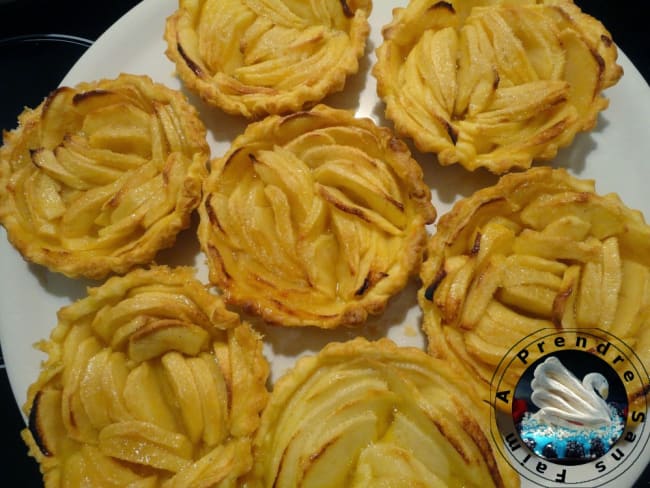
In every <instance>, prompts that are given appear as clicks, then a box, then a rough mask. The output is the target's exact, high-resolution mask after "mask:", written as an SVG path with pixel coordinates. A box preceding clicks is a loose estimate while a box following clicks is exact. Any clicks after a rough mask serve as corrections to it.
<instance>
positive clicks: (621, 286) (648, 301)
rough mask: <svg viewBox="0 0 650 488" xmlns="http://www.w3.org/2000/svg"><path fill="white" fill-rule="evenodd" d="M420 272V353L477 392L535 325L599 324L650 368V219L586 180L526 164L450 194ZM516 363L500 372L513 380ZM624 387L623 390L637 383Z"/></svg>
mask: <svg viewBox="0 0 650 488" xmlns="http://www.w3.org/2000/svg"><path fill="white" fill-rule="evenodd" d="M421 278H422V283H423V286H422V288H421V290H420V291H419V296H418V300H419V303H420V305H421V308H422V310H423V328H424V331H425V332H426V335H427V337H428V341H429V351H430V352H431V354H433V355H434V356H437V357H441V358H444V359H446V360H449V361H454V362H455V363H458V364H460V365H462V366H461V367H464V369H465V372H466V374H467V376H468V377H471V378H475V379H476V380H477V382H478V385H479V388H482V389H484V391H487V390H488V389H489V388H490V382H491V380H492V378H493V375H494V373H495V371H496V370H497V368H498V367H499V363H500V362H501V361H502V359H504V358H505V357H506V354H507V353H509V351H510V350H511V349H512V348H514V347H515V345H517V344H518V343H519V341H520V340H522V339H524V338H526V337H530V336H532V335H533V334H535V333H537V332H539V331H542V330H549V331H552V332H557V331H567V333H574V332H575V333H577V332H580V331H588V330H591V331H597V330H598V331H602V332H604V333H607V334H609V335H611V336H613V337H615V338H617V339H618V340H620V341H622V342H623V343H624V344H627V346H628V347H630V348H632V349H633V350H634V351H635V354H636V355H637V356H638V357H639V359H640V360H641V362H642V363H643V364H644V366H645V368H646V369H648V368H649V367H650V328H649V327H648V325H650V323H649V318H650V315H649V313H648V311H649V310H650V226H648V225H647V224H646V222H645V220H644V217H643V216H642V214H641V213H640V212H638V211H635V210H631V209H629V208H627V207H626V206H625V205H624V204H623V203H622V202H621V200H620V199H619V197H618V196H617V195H616V194H607V195H599V194H597V193H595V191H594V184H593V181H591V180H581V179H577V178H575V177H573V176H571V175H569V173H568V172H566V171H565V170H561V169H557V170H552V169H551V168H534V169H530V170H528V171H527V172H524V173H518V174H514V173H513V174H510V175H506V176H503V177H502V178H501V179H500V180H499V182H498V183H497V184H496V185H494V186H492V187H488V188H485V189H482V190H479V191H478V192H476V193H475V194H474V195H472V196H471V197H469V198H466V199H464V200H461V201H459V202H458V203H457V204H456V205H455V206H454V207H453V209H452V210H451V211H450V212H449V213H447V214H446V215H444V216H443V217H441V219H440V221H439V223H438V229H437V232H436V234H435V235H434V236H433V237H432V238H431V239H430V242H429V246H428V258H427V260H426V261H425V262H424V264H423V265H422V271H421ZM614 366H615V368H618V367H619V366H620V367H627V366H625V364H624V363H617V364H615V365H614ZM524 368H525V365H524V363H523V362H522V361H514V362H513V366H512V368H510V369H509V371H510V374H509V375H508V377H506V378H504V380H505V381H506V382H508V384H509V385H513V384H516V382H517V380H518V378H520V377H521V375H522V374H523V370H524ZM631 385H632V384H631V383H630V384H629V385H626V387H629V389H628V392H629V394H630V395H631V398H632V399H634V397H635V396H640V397H643V396H644V395H645V394H646V393H647V392H644V391H633V387H632V386H631ZM513 391H514V390H513Z"/></svg>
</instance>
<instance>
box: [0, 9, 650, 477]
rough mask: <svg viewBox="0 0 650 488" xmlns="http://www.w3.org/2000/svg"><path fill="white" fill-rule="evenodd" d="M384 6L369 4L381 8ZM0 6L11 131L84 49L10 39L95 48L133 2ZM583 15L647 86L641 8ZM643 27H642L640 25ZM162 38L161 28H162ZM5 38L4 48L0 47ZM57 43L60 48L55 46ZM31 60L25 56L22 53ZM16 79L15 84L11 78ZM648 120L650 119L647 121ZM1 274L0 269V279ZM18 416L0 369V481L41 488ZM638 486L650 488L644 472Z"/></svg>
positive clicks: (649, 60) (4, 112)
mask: <svg viewBox="0 0 650 488" xmlns="http://www.w3.org/2000/svg"><path fill="white" fill-rule="evenodd" d="M385 1H388V0H375V2H385ZM2 2H7V0H0V95H1V96H2V98H0V116H1V118H0V128H2V129H13V128H14V127H15V126H16V117H17V116H18V113H20V112H21V111H22V107H23V106H29V107H34V106H36V105H37V104H38V103H40V101H41V100H42V99H43V97H45V96H46V95H47V94H48V93H49V92H50V91H51V90H52V89H54V88H56V86H57V85H58V84H59V82H60V81H61V79H62V78H63V77H64V75H65V74H66V73H67V71H68V70H69V68H70V67H71V66H72V64H74V62H75V60H76V59H77V58H78V57H79V56H80V55H81V54H83V52H84V50H85V49H86V48H85V46H84V44H83V42H81V41H80V42H79V43H66V45H64V46H61V45H56V46H55V45H53V43H52V42H47V41H42V42H36V45H38V46H40V47H41V48H42V49H39V50H38V52H35V51H34V50H33V49H31V48H32V47H33V46H34V42H32V43H28V45H25V43H21V42H17V41H16V40H14V41H11V42H7V41H6V40H7V39H9V38H15V37H20V36H25V35H33V34H50V33H56V34H65V35H69V36H77V37H80V38H84V39H88V40H89V41H93V40H95V39H97V37H99V35H100V34H101V33H102V32H104V30H106V29H107V28H108V27H109V26H110V25H111V24H113V23H114V22H115V21H116V20H117V19H119V18H120V17H121V16H122V15H124V14H125V13H126V12H127V11H128V10H130V8H131V7H133V6H134V5H135V4H137V3H138V2H137V1H135V0H107V1H103V2H101V1H100V2H89V1H87V0H86V1H83V2H82V1H79V0H67V1H66V0H60V1H53V0H47V1H46V0H13V1H9V2H8V3H2ZM575 3H576V4H577V5H579V6H580V8H582V10H583V11H585V12H587V13H589V14H591V15H593V16H594V17H596V18H598V19H599V20H601V21H602V22H603V23H604V24H605V27H607V29H608V30H609V31H610V33H611V34H612V37H613V39H614V41H615V42H616V43H617V45H618V46H619V47H620V48H621V49H622V51H623V52H624V53H625V54H626V55H627V56H628V57H629V58H630V60H631V61H632V63H633V64H634V65H635V66H636V67H637V69H638V70H639V71H640V72H641V74H642V75H643V77H644V78H645V80H646V82H650V41H649V40H648V33H649V31H648V28H647V18H646V16H645V15H643V14H642V13H641V2H638V1H631V2H629V1H628V2H621V3H618V2H615V1H612V0H580V1H578V0H576V1H575ZM642 23H643V26H642ZM161 35H162V26H161ZM3 39H4V40H5V42H4V43H3ZM59 44H60V43H59ZM23 49H24V52H25V53H27V52H29V53H30V54H29V57H28V56H27V55H23V54H22V53H23V51H21V50H23ZM7 70H16V72H20V73H24V74H25V76H24V77H23V78H21V81H20V85H15V84H12V82H11V81H10V80H9V79H8V78H9V77H6V76H3V75H4V74H6V73H7V72H8V71H7ZM14 79H15V77H14ZM648 115H649V116H650V114H648ZM1 271H2V270H0V272H1ZM22 427H23V422H22V417H21V415H20V412H19V410H18V407H17V406H16V404H15V401H14V399H13V395H12V393H11V389H10V387H9V382H8V380H7V376H6V373H5V370H4V366H2V368H1V369H0V431H1V432H2V433H3V454H4V455H3V459H2V465H3V466H4V469H3V471H4V472H3V478H4V479H5V480H6V481H8V480H11V481H10V482H13V480H20V484H21V485H22V486H27V487H32V486H33V487H37V486H41V477H40V474H39V473H38V467H37V465H36V463H35V462H34V461H33V460H32V459H31V458H29V457H28V456H27V449H26V447H25V446H24V444H23V442H22V440H21V438H20V430H21V429H22ZM639 486H650V473H649V472H648V470H646V474H645V476H644V477H643V480H641V481H640V482H639Z"/></svg>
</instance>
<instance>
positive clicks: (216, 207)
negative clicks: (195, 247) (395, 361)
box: [198, 105, 435, 328]
mask: <svg viewBox="0 0 650 488" xmlns="http://www.w3.org/2000/svg"><path fill="white" fill-rule="evenodd" d="M212 163H213V166H212V169H211V171H210V175H209V176H208V178H207V179H206V182H205V185H204V195H203V201H202V203H201V205H200V206H199V215H200V221H199V230H198V235H199V240H200V242H201V246H202V249H203V251H204V252H205V253H206V255H207V258H208V266H209V273H210V275H209V276H210V281H212V282H213V283H215V284H216V285H217V286H219V287H220V288H221V289H222V290H223V291H224V298H225V300H226V301H227V302H229V303H232V304H235V305H238V306H240V307H243V308H244V309H246V310H247V311H248V312H251V313H254V314H257V315H259V316H261V317H263V318H264V319H265V320H267V321H268V322H271V323H274V324H279V325H287V326H301V325H316V326H319V327H323V328H332V327H336V326H338V325H358V324H361V323H363V322H364V321H365V320H366V318H367V315H368V314H369V313H379V312H381V311H382V310H383V309H384V307H385V305H386V303H387V301H388V300H389V299H390V297H391V296H392V295H394V294H395V293H397V292H398V291H400V290H401V289H402V288H403V287H404V286H405V285H406V282H407V280H408V277H409V276H410V275H412V274H416V273H417V270H418V268H419V265H420V263H421V256H422V251H423V249H424V246H425V242H426V229H425V224H426V223H430V222H432V221H433V219H434V218H435V209H434V208H433V205H432V204H431V193H430V190H429V188H428V187H427V186H426V185H425V184H424V182H423V180H422V171H421V168H420V167H419V166H418V164H417V163H416V162H415V160H413V159H412V158H411V155H410V152H409V151H408V149H407V146H406V145H405V144H404V143H403V142H401V141H399V140H398V139H396V138H395V137H394V136H393V135H392V133H391V132H390V131H389V130H388V129H385V128H380V127H378V126H376V125H375V124H374V123H373V122H372V121H371V120H370V119H356V118H355V117H354V116H353V115H352V114H351V113H349V112H347V111H343V110H337V109H332V108H329V107H326V106H324V105H319V106H317V107H315V108H314V109H312V110H311V111H306V112H300V113H296V114H292V115H289V116H283V117H281V116H270V117H268V118H266V119H265V120H263V121H261V122H256V123H253V124H251V125H249V126H248V128H247V129H246V131H245V133H244V134H242V135H240V136H239V137H237V138H236V139H235V141H234V142H233V144H232V146H231V148H230V149H229V151H228V152H227V153H226V154H225V155H224V156H223V157H222V158H220V159H218V160H214V161H213V162H212Z"/></svg>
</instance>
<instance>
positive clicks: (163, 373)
mask: <svg viewBox="0 0 650 488" xmlns="http://www.w3.org/2000/svg"><path fill="white" fill-rule="evenodd" d="M58 320H59V321H58V324H57V326H56V328H55V329H54V330H53V332H52V334H51V336H50V339H49V340H48V341H43V342H42V343H41V344H39V346H40V349H41V350H43V352H45V353H46V354H47V359H46V360H45V361H44V363H43V365H42V371H41V374H40V376H39V378H38V380H37V381H36V382H35V383H34V384H33V385H32V386H31V387H30V388H29V391H28V395H27V403H26V405H25V410H26V413H27V414H28V415H29V428H28V429H25V430H24V431H23V438H24V439H25V442H26V443H27V445H28V446H29V449H30V454H31V455H32V456H33V457H35V458H36V460H37V461H38V462H39V464H40V469H41V472H42V473H43V479H44V482H45V486H46V487H59V486H151V487H153V486H165V487H178V488H181V487H188V486H235V481H236V480H237V479H238V478H239V477H241V476H242V475H244V474H245V473H247V472H248V471H249V470H250V469H251V466H252V457H251V456H252V451H251V449H252V438H253V434H254V432H255V430H256V429H257V427H258V425H259V421H260V413H261V411H262V409H263V407H264V406H265V404H266V401H267V397H268V392H267V390H266V386H265V382H266V378H267V376H268V364H267V362H266V360H265V359H264V357H263V355H262V342H261V339H260V337H259V336H258V334H257V333H255V332H254V331H253V329H252V328H251V327H250V326H249V325H248V324H246V323H242V322H241V321H240V319H239V316H238V315H237V314H235V313H233V312H230V311H228V310H226V308H225V307H224V305H223V302H222V301H221V299H220V298H218V297H217V296H215V295H212V294H210V293H209V292H208V291H207V290H206V288H205V287H204V285H202V284H201V283H199V282H198V281H196V280H195V279H194V272H193V271H192V270H191V269H190V268H178V269H171V268H167V267H154V268H151V269H149V270H144V269H137V270H135V271H132V272H130V273H128V274H127V275H125V276H119V277H112V278H110V279H109V280H108V281H107V282H106V283H105V284H104V285H102V286H100V287H97V288H92V289H89V291H88V296H87V297H86V298H83V299H81V300H79V301H77V302H75V303H73V304H72V305H70V306H67V307H65V308H62V309H61V310H60V311H59V313H58Z"/></svg>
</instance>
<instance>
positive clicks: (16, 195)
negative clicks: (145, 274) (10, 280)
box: [0, 74, 210, 279]
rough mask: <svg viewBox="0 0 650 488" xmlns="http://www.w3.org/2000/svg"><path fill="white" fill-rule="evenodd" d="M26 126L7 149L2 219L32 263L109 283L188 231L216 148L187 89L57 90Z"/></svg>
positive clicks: (138, 84) (136, 82)
mask: <svg viewBox="0 0 650 488" xmlns="http://www.w3.org/2000/svg"><path fill="white" fill-rule="evenodd" d="M18 122H19V125H18V127H17V128H16V129H15V130H13V131H11V132H5V133H4V145H3V146H2V148H1V149H0V223H1V224H2V225H3V226H4V227H5V229H6V230H7V236H8V238H9V240H10V241H11V243H12V244H13V245H14V246H15V247H16V248H17V249H18V251H20V253H21V254H22V255H23V257H24V258H25V259H26V260H28V261H31V262H34V263H38V264H42V265H44V266H46V267H48V268H49V269H50V270H53V271H57V272H60V273H63V274H65V275H67V276H69V277H86V278H91V279H101V278H104V277H106V276H107V275H109V274H111V273H117V274H123V273H125V272H127V271H128V270H129V269H131V268H132V267H133V266H135V265H138V264H144V263H148V262H150V261H151V260H152V259H153V258H154V256H155V255H156V253H157V252H158V251H159V250H160V249H162V248H165V247H169V246H171V245H172V244H173V243H174V241H175V239H176V235H177V234H178V232H180V231H181V230H182V229H184V228H186V227H187V226H188V225H189V223H190V215H191V213H192V211H193V210H194V209H195V208H196V206H197V205H198V203H199V201H200V198H201V183H202V180H203V178H204V176H205V175H206V173H207V169H206V163H207V161H208V159H209V155H210V149H209V147H208V144H207V142H206V139H205V137H206V129H205V127H204V125H203V123H202V122H201V120H200V119H199V117H198V113H197V111H196V110H195V109H194V107H192V106H191V105H190V104H189V103H188V102H187V100H186V99H185V98H184V97H183V95H182V94H181V93H180V92H177V91H174V90H171V89H170V88H167V87H166V86H164V85H162V84H158V83H154V82H153V81H152V80H151V79H150V78H148V77H145V76H136V75H129V74H122V75H120V76H119V77H118V78H116V79H110V80H109V79H104V80H99V81H95V82H89V83H80V84H79V85H77V86H75V87H73V88H71V87H63V88H59V89H57V90H55V91H54V92H53V93H51V94H50V95H49V96H48V97H47V98H46V99H45V100H44V101H43V103H41V104H40V105H39V106H38V107H36V108H35V109H26V110H25V111H24V112H23V113H22V114H21V115H20V117H19V120H18Z"/></svg>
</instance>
